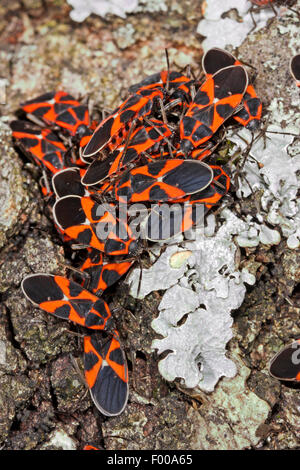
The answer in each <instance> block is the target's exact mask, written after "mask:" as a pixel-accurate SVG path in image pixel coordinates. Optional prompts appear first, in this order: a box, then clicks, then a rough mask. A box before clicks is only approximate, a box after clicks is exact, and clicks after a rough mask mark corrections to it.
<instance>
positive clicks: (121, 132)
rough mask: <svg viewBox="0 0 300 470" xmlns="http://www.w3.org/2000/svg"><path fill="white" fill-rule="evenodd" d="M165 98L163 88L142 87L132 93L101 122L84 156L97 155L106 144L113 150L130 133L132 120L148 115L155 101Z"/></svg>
mask: <svg viewBox="0 0 300 470" xmlns="http://www.w3.org/2000/svg"><path fill="white" fill-rule="evenodd" d="M163 98H164V90H163V88H153V89H140V90H138V91H137V92H136V93H135V94H133V95H130V96H129V98H127V100H125V101H124V103H123V104H121V106H119V107H118V108H117V109H116V110H115V111H114V112H113V113H112V114H111V115H109V116H108V117H107V118H106V119H104V120H103V121H102V122H100V124H99V125H98V127H97V128H96V129H95V131H94V133H93V136H92V138H91V139H90V141H89V143H88V144H87V146H86V147H85V149H84V151H83V154H82V155H83V158H86V157H91V156H93V155H95V154H96V153H97V152H99V151H100V150H102V149H103V148H104V147H106V146H109V149H110V150H111V151H113V150H114V149H115V148H116V147H117V146H118V145H120V143H122V141H123V140H124V138H125V137H126V135H127V134H128V132H129V130H130V127H131V123H132V121H133V120H134V119H139V118H143V117H145V116H148V115H149V114H150V113H151V111H152V109H153V107H154V105H155V103H156V102H157V101H158V100H159V99H161V100H163Z"/></svg>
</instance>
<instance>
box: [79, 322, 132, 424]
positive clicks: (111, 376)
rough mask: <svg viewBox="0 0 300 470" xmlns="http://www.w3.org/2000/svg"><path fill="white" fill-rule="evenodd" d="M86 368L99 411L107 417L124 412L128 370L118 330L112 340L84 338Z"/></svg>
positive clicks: (89, 384)
mask: <svg viewBox="0 0 300 470" xmlns="http://www.w3.org/2000/svg"><path fill="white" fill-rule="evenodd" d="M84 370H85V378H86V382H87V384H88V387H89V389H90V393H91V397H92V399H93V401H94V403H95V405H96V407H97V408H98V410H100V411H101V413H103V414H104V415H105V416H116V415H119V414H120V413H122V411H123V410H124V408H125V406H126V404H127V400H128V370H127V362H126V358H125V354H124V352H123V350H122V349H121V346H120V342H119V335H118V333H117V332H116V331H114V334H113V336H112V338H111V339H110V340H109V341H108V340H101V339H99V338H98V337H97V336H96V335H93V336H85V337H84Z"/></svg>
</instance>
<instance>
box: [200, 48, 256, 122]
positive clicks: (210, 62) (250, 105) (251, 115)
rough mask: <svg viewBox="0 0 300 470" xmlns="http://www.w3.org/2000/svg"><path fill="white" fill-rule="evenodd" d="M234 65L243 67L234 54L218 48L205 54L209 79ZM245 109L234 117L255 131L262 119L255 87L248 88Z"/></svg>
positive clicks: (204, 63)
mask: <svg viewBox="0 0 300 470" xmlns="http://www.w3.org/2000/svg"><path fill="white" fill-rule="evenodd" d="M232 65H236V66H238V65H242V64H241V62H240V61H239V60H237V59H236V58H235V57H234V56H233V55H232V54H230V53H229V52H227V51H224V50H223V49H219V48H218V47H214V48H212V49H210V50H209V51H207V52H206V54H204V56H203V58H202V68H203V70H204V73H205V74H206V76H207V77H210V76H212V75H213V74H215V73H216V72H217V71H218V70H221V69H223V68H225V67H229V66H232ZM242 103H243V107H242V109H241V110H240V111H238V112H237V113H236V114H234V115H233V119H235V120H236V121H237V122H238V123H239V124H242V125H243V126H245V127H247V128H248V129H250V130H255V129H256V128H257V126H258V123H259V121H260V119H261V113H262V104H261V101H260V100H259V98H258V97H257V95H256V92H255V90H254V87H253V85H251V84H249V85H248V86H247V88H246V91H245V94H244V97H243V100H242Z"/></svg>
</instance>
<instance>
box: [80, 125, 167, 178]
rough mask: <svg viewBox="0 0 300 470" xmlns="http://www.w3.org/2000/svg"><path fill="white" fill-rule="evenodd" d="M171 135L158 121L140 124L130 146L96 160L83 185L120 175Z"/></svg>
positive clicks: (121, 147) (85, 176)
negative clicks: (128, 166) (103, 158)
mask: <svg viewBox="0 0 300 470" xmlns="http://www.w3.org/2000/svg"><path fill="white" fill-rule="evenodd" d="M171 134H172V132H171V130H170V129H169V128H168V126H167V125H166V124H164V123H163V122H161V121H159V120H157V119H151V121H149V124H147V125H145V126H144V125H142V124H140V125H139V126H138V127H137V128H136V129H135V130H134V131H133V133H132V136H131V137H130V142H129V143H128V146H126V145H125V144H124V145H121V146H119V147H118V148H117V149H116V150H115V151H114V152H112V153H111V154H109V155H108V157H107V158H106V159H105V160H102V161H101V160H94V162H93V163H91V165H90V166H89V168H88V169H87V171H86V173H85V175H84V176H83V178H82V184H83V185H87V186H91V185H95V184H98V183H100V182H101V181H103V180H104V179H105V178H107V177H111V176H112V175H114V174H115V173H118V172H119V171H120V170H122V169H123V168H124V167H126V166H127V165H128V164H129V163H132V162H134V161H136V160H138V159H139V158H140V156H141V155H142V154H143V152H146V151H147V153H148V154H150V155H151V154H152V151H155V150H156V149H157V147H158V145H159V143H160V142H162V141H163V140H164V139H165V138H167V137H170V136H171Z"/></svg>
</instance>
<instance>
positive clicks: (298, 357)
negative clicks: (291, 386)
mask: <svg viewBox="0 0 300 470" xmlns="http://www.w3.org/2000/svg"><path fill="white" fill-rule="evenodd" d="M269 371H270V374H271V375H272V377H275V378H276V379H279V380H284V381H285V380H286V381H295V382H300V339H298V340H296V341H293V342H292V343H291V344H289V345H288V346H285V347H284V348H283V349H281V350H280V351H279V352H278V353H277V354H276V355H275V356H274V357H273V358H272V359H271V361H270V364H269Z"/></svg>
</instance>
